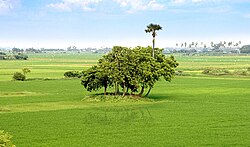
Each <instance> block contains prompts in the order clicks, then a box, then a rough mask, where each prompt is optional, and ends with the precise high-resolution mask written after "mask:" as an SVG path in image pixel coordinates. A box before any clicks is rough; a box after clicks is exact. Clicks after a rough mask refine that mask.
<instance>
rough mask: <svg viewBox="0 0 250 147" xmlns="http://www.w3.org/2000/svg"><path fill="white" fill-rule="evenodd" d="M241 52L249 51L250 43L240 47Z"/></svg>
mask: <svg viewBox="0 0 250 147" xmlns="http://www.w3.org/2000/svg"><path fill="white" fill-rule="evenodd" d="M240 52H241V53H248V54H249V53H250V45H244V46H242V48H240Z"/></svg>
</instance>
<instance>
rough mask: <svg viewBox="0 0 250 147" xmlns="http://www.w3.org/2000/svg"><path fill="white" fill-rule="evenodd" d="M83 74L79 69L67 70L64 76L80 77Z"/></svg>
mask: <svg viewBox="0 0 250 147" xmlns="http://www.w3.org/2000/svg"><path fill="white" fill-rule="evenodd" d="M81 75H82V74H81V73H80V72H79V71H67V72H65V73H64V77H66V78H80V77H81Z"/></svg>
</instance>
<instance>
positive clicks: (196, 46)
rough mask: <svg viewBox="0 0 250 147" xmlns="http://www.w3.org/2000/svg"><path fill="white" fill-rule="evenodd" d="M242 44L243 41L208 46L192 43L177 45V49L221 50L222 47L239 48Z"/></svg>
mask: <svg viewBox="0 0 250 147" xmlns="http://www.w3.org/2000/svg"><path fill="white" fill-rule="evenodd" d="M240 44H241V41H238V42H232V41H229V42H226V41H220V42H219V43H215V42H213V41H211V42H210V44H206V43H204V42H191V43H187V42H184V43H176V47H181V48H208V47H209V46H210V47H211V48H214V49H219V48H220V47H224V48H233V47H239V45H240Z"/></svg>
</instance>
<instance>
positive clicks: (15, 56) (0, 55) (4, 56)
mask: <svg viewBox="0 0 250 147" xmlns="http://www.w3.org/2000/svg"><path fill="white" fill-rule="evenodd" d="M28 58H29V57H28V56H27V55H25V54H22V53H18V54H13V55H8V54H6V53H3V52H0V60H27V59H28Z"/></svg>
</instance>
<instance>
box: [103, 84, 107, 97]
mask: <svg viewBox="0 0 250 147" xmlns="http://www.w3.org/2000/svg"><path fill="white" fill-rule="evenodd" d="M104 95H107V87H106V86H104Z"/></svg>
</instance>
